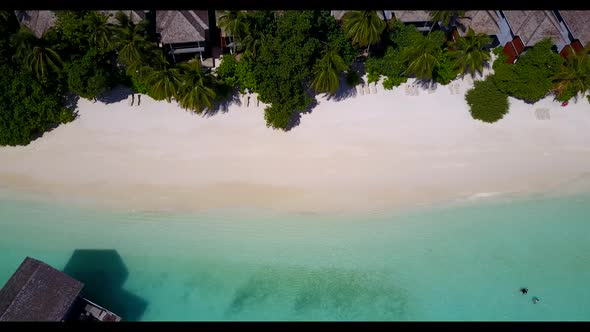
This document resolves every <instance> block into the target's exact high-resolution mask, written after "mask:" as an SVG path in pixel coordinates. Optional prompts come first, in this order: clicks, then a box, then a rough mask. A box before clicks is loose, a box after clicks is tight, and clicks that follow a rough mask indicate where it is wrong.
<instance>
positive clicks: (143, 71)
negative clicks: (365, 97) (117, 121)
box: [0, 10, 590, 144]
mask: <svg viewBox="0 0 590 332" xmlns="http://www.w3.org/2000/svg"><path fill="white" fill-rule="evenodd" d="M57 14H58V15H57V21H56V24H55V26H54V27H53V28H51V29H49V30H48V31H47V32H46V33H45V34H44V35H43V36H42V38H37V37H36V36H35V35H33V33H31V31H28V30H27V29H26V28H23V27H20V26H19V23H18V20H17V19H16V16H15V15H14V12H9V11H0V69H1V70H2V72H1V74H2V78H1V79H0V83H1V84H2V85H1V86H0V89H1V90H2V92H0V94H1V96H0V98H1V100H2V102H3V104H2V106H1V107H2V108H1V109H0V110H1V112H2V113H1V114H0V130H1V132H0V136H1V137H0V144H27V143H28V142H30V141H31V140H32V139H34V138H35V137H38V136H39V135H42V133H43V132H44V131H46V130H49V129H51V128H53V127H55V126H57V125H59V123H63V122H67V121H71V120H72V119H73V118H74V113H73V112H72V111H70V110H68V109H65V108H64V106H63V105H64V101H65V100H64V95H66V94H68V93H69V92H71V93H74V94H76V95H79V96H81V97H83V98H89V99H92V98H97V97H98V96H100V95H101V94H103V93H105V92H108V91H109V89H110V88H111V87H112V86H114V85H116V84H125V85H128V86H130V87H131V88H132V89H133V91H135V92H139V93H145V94H148V95H149V96H151V97H152V98H154V99H156V100H167V101H169V102H170V101H172V100H173V99H175V100H176V101H178V103H179V104H180V106H182V107H183V108H185V109H187V110H191V111H195V112H197V113H202V112H206V111H209V110H212V109H213V108H214V107H215V105H214V104H215V103H216V102H220V101H222V100H223V99H224V98H227V97H228V96H229V95H230V94H231V93H235V91H236V90H239V91H240V92H242V93H244V92H245V91H247V90H248V91H251V92H255V93H257V94H258V98H259V99H260V101H262V102H264V103H266V104H268V105H269V106H268V107H267V108H266V109H265V116H264V117H265V120H266V123H267V126H269V127H272V128H275V129H281V130H288V129H290V128H291V127H292V126H293V125H295V124H296V123H297V120H298V116H299V114H300V112H305V111H308V110H309V109H310V108H311V107H312V105H314V102H315V94H316V93H329V94H335V93H336V91H338V89H339V87H340V84H341V82H342V78H343V76H344V78H345V80H346V82H347V84H348V85H350V86H355V85H357V84H359V83H360V82H361V78H360V77H359V74H358V72H356V71H355V70H352V69H351V68H356V65H358V64H360V63H356V64H355V66H354V67H353V62H354V61H363V60H364V61H365V69H366V72H367V81H368V82H369V83H372V82H377V81H379V79H380V78H381V77H383V86H384V88H385V89H392V88H393V87H395V86H399V85H400V84H401V83H403V82H406V81H407V79H408V78H410V77H414V78H417V79H418V80H423V81H434V82H438V83H440V84H443V85H444V84H448V83H449V82H451V81H452V80H454V79H455V78H456V77H457V75H459V74H461V73H463V74H474V73H477V72H481V71H482V69H483V68H484V66H485V65H486V64H487V62H489V60H490V56H489V52H488V50H487V47H488V46H489V43H490V38H488V37H487V36H482V35H476V34H475V33H474V32H473V30H471V29H470V30H468V32H467V35H466V36H465V37H459V38H457V39H456V40H455V41H452V42H451V41H449V40H447V35H449V34H448V33H446V32H448V31H449V28H450V27H451V26H454V25H460V24H459V23H458V22H457V18H458V17H460V16H462V15H463V14H464V13H463V12H461V11H437V12H432V13H431V14H432V17H433V19H434V20H435V21H440V22H441V23H442V24H441V27H440V28H441V29H442V30H437V27H436V26H433V29H431V30H430V31H427V32H425V33H423V32H420V31H418V30H417V29H416V28H415V27H414V26H412V25H405V24H403V23H401V22H400V21H395V20H393V21H390V22H387V23H386V22H384V21H383V20H381V19H380V18H379V16H378V12H376V11H349V12H347V13H346V14H345V15H344V17H343V21H342V24H339V23H338V22H337V21H336V20H335V19H334V17H333V16H331V15H330V11H321V10H313V11H280V12H278V11H277V12H274V11H247V12H244V11H227V12H225V13H224V14H223V15H222V16H221V18H220V20H219V25H220V27H221V28H222V29H223V30H225V32H227V33H228V34H230V35H232V36H233V37H234V42H235V45H236V47H235V48H234V51H235V52H236V54H234V55H224V57H223V60H222V62H221V64H220V66H219V67H218V68H217V69H216V70H215V72H214V74H209V73H206V72H205V71H203V68H202V67H201V63H200V62H199V61H198V60H196V59H195V60H194V61H190V62H186V63H176V61H173V59H172V58H171V57H170V56H169V55H167V54H166V52H165V51H164V49H163V48H160V47H158V46H157V44H156V40H155V35H154V34H153V31H150V27H151V25H150V23H149V22H148V21H146V20H144V21H141V22H139V23H134V22H133V21H132V20H131V19H130V18H129V17H127V16H126V15H124V14H123V13H122V12H119V13H117V14H116V15H115V17H116V23H114V24H112V23H109V20H108V19H107V17H106V16H104V15H103V14H100V13H98V12H96V11H89V10H84V11H60V12H58V13H57ZM372 45H374V46H375V47H372ZM370 46H371V53H370V54H369V52H368V50H369V47H370ZM551 47H552V43H551V41H550V40H545V41H542V42H540V43H538V44H537V45H535V46H534V47H532V48H531V49H528V50H527V51H526V52H525V53H524V54H523V55H521V56H520V58H519V59H518V60H517V62H516V63H515V64H506V63H505V62H506V59H507V56H506V55H505V54H503V53H502V47H498V48H496V49H494V53H495V54H496V55H498V58H497V59H496V61H495V62H494V64H493V68H494V70H495V75H493V76H491V77H490V78H488V79H487V80H486V81H484V82H478V83H476V85H475V88H474V89H472V90H470V91H469V93H468V95H467V96H466V98H467V100H468V103H469V105H470V106H471V112H472V115H473V117H474V118H476V119H480V120H482V121H486V122H494V121H497V120H498V119H500V118H502V117H503V116H504V114H506V112H507V110H508V100H507V96H508V95H509V96H514V97H516V98H519V99H522V100H525V101H527V102H535V101H537V100H539V99H541V98H543V97H544V96H546V95H547V94H549V93H550V92H554V93H555V97H556V99H557V100H560V101H566V100H569V99H571V98H573V97H577V96H578V95H580V94H582V95H583V94H584V93H586V92H587V91H588V89H589V88H590V60H589V59H590V58H589V57H588V50H586V51H585V52H584V53H583V54H579V55H576V56H571V57H570V58H568V59H566V60H563V59H562V58H561V57H560V56H559V55H557V54H556V53H555V52H553V51H552V49H551ZM364 48H366V50H364ZM28 81H30V83H29V84H28V85H26V86H25V84H24V82H28ZM19 89H20V90H19ZM68 95H69V94H68ZM486 101H493V102H490V103H487V102H486Z"/></svg>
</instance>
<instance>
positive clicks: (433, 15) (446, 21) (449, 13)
mask: <svg viewBox="0 0 590 332" xmlns="http://www.w3.org/2000/svg"><path fill="white" fill-rule="evenodd" d="M464 15H465V11H464V10H432V11H430V19H431V20H432V21H433V22H440V23H442V26H443V27H444V28H447V27H449V26H452V25H455V23H456V21H457V18H459V17H463V16H464Z"/></svg>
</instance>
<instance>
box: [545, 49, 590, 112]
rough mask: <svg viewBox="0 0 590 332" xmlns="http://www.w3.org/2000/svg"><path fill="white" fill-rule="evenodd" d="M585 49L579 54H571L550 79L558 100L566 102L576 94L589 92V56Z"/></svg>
mask: <svg viewBox="0 0 590 332" xmlns="http://www.w3.org/2000/svg"><path fill="white" fill-rule="evenodd" d="M589 51H590V47H587V48H586V49H585V50H583V52H581V53H579V54H575V53H573V52H572V53H571V54H570V55H569V56H568V57H567V58H566V59H565V61H564V62H563V65H562V66H561V68H560V69H559V72H558V73H557V74H555V75H554V76H553V77H552V79H553V82H554V89H555V94H556V97H557V99H558V100H561V101H567V100H569V99H571V98H572V97H576V96H577V95H578V93H582V94H584V93H586V91H588V90H590V56H588V52H589Z"/></svg>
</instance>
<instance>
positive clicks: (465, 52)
mask: <svg viewBox="0 0 590 332" xmlns="http://www.w3.org/2000/svg"><path fill="white" fill-rule="evenodd" d="M491 42H492V38H490V37H489V36H486V35H484V34H477V35H476V34H475V32H474V31H473V29H471V28H469V30H468V31H467V35H465V37H460V38H458V39H457V40H456V41H455V42H454V43H453V45H452V46H451V51H450V52H449V55H450V56H451V58H452V59H453V61H454V65H455V68H456V69H459V70H461V71H462V72H463V73H465V72H468V73H470V74H471V75H472V76H473V75H475V73H476V72H479V73H481V72H482V70H483V68H484V66H485V65H486V64H487V63H488V61H490V53H489V52H488V51H487V50H486V49H485V47H486V46H487V45H488V44H490V43H491Z"/></svg>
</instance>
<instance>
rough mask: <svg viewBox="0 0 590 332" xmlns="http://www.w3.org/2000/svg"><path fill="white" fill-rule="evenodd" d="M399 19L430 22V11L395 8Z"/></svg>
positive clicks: (396, 16)
mask: <svg viewBox="0 0 590 332" xmlns="http://www.w3.org/2000/svg"><path fill="white" fill-rule="evenodd" d="M393 13H394V14H395V18H396V19H397V20H398V21H402V22H404V23H406V22H408V23H409V22H430V12H429V11H427V10H394V11H393Z"/></svg>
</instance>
